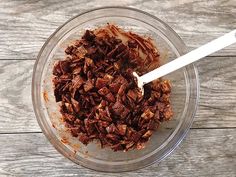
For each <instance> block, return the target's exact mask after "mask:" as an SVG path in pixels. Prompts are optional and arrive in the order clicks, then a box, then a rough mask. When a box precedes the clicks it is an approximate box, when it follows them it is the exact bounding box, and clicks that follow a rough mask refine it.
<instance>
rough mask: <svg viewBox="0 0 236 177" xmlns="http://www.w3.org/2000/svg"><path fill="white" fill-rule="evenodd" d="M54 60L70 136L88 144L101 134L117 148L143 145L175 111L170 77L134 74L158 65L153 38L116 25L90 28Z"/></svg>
mask: <svg viewBox="0 0 236 177" xmlns="http://www.w3.org/2000/svg"><path fill="white" fill-rule="evenodd" d="M65 53H66V55H67V57H66V58H65V59H64V60H61V61H59V62H57V63H55V65H54V69H53V75H54V78H53V83H54V95H55V99H56V101H57V102H60V108H61V109H60V112H61V114H62V116H63V119H64V122H65V124H66V126H67V128H68V129H69V130H70V131H71V134H72V136H74V137H78V139H79V140H80V141H81V142H82V143H83V144H85V145H87V144H88V143H90V142H91V141H93V140H99V141H100V142H101V146H102V147H110V148H111V149H113V150H114V151H118V150H125V151H127V150H129V149H142V148H144V146H145V142H147V141H148V140H149V138H150V137H151V136H152V134H153V132H154V131H155V130H156V129H157V128H158V126H159V124H160V123H161V122H163V121H167V120H170V119H171V117H172V116H173V112H172V108H171V105H170V99H169V98H170V92H171V86H170V82H169V81H168V80H161V79H159V80H157V81H155V82H152V83H149V84H146V85H145V86H144V89H145V94H144V96H142V94H141V91H140V90H139V88H138V87H137V84H136V80H135V78H134V76H133V75H132V72H133V71H136V72H137V73H138V74H139V75H142V74H144V73H146V72H148V71H150V70H152V69H153V68H155V67H158V66H159V53H158V51H157V49H156V48H155V46H154V45H153V44H152V42H151V40H150V39H147V38H144V37H141V36H139V35H137V34H134V33H132V32H125V31H123V30H121V29H120V28H118V27H116V26H114V25H109V24H108V25H107V26H106V27H103V28H99V29H96V30H94V31H89V30H86V32H85V33H84V35H83V37H82V38H81V39H79V40H77V41H75V43H74V44H73V45H71V46H68V47H67V49H66V50H65Z"/></svg>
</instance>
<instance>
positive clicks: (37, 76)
mask: <svg viewBox="0 0 236 177" xmlns="http://www.w3.org/2000/svg"><path fill="white" fill-rule="evenodd" d="M109 9H110V10H113V9H119V10H123V11H127V12H132V13H138V14H142V15H144V16H146V17H147V18H150V19H152V20H154V21H155V22H156V23H159V25H161V26H162V27H163V28H165V30H166V33H168V35H170V37H169V38H168V37H167V38H168V39H170V40H171V38H173V39H174V40H171V42H173V43H174V46H175V47H176V48H177V50H178V52H179V53H180V54H181V55H182V54H184V53H185V52H186V51H187V50H186V46H185V44H184V42H183V41H182V39H181V38H180V37H179V36H178V34H177V33H176V32H175V31H174V30H172V28H171V27H169V26H168V25H167V24H166V23H164V22H163V21H161V20H160V19H158V18H157V17H155V16H153V15H150V14H149V13H146V12H143V11H141V10H138V9H134V8H130V7H119V6H107V7H102V8H96V9H92V10H89V11H86V12H83V13H81V14H79V15H77V16H75V17H73V18H71V19H69V20H68V21H67V22H66V23H64V24H63V25H62V26H60V27H59V28H58V29H57V30H56V31H55V32H54V33H53V34H52V35H51V36H50V37H49V38H48V39H47V41H46V42H45V43H44V45H43V47H42V48H41V50H40V52H39V54H38V57H37V60H36V62H35V65H34V70H33V78H32V102H33V108H34V112H35V115H36V118H37V121H38V123H39V125H40V127H41V129H42V131H43V133H44V135H45V136H46V137H47V138H48V140H49V141H50V143H51V144H52V145H53V146H54V147H55V148H56V149H57V150H58V151H59V152H60V153H61V154H63V155H64V156H65V157H67V158H68V159H70V160H71V161H73V162H75V163H77V164H79V165H82V166H84V167H87V168H90V169H93V170H98V171H104V172H121V171H131V170H137V169H140V168H143V167H146V166H148V165H151V164H153V163H154V162H160V161H161V160H162V159H164V158H165V157H166V156H168V155H169V154H170V153H171V152H172V151H173V150H174V149H175V148H176V147H177V146H178V145H179V144H180V142H181V141H182V140H183V139H184V137H185V136H186V134H187V132H188V131H189V129H190V127H191V125H192V122H193V118H194V116H195V113H196V110H197V103H198V100H199V80H198V73H197V69H196V67H195V66H194V65H193V64H191V65H189V66H187V67H186V70H187V71H188V72H189V73H190V75H191V76H192V77H193V78H192V80H190V96H191V95H192V96H193V97H191V102H190V104H192V108H193V109H192V110H190V113H189V115H190V116H189V117H187V118H186V119H187V120H185V122H182V124H181V125H180V127H179V129H178V131H177V132H176V133H175V134H174V135H173V136H171V138H168V140H169V142H165V143H168V144H166V146H165V147H164V148H163V149H161V150H162V151H161V152H160V151H158V152H156V153H155V154H153V155H152V156H151V157H148V158H147V159H143V161H140V162H138V163H136V164H126V163H124V164H123V165H118V166H109V167H108V166H106V165H104V164H96V163H94V162H88V161H84V159H83V158H81V159H77V158H75V157H73V156H71V155H70V154H69V152H66V151H65V149H64V148H63V144H62V143H61V142H60V141H57V140H56V139H55V136H54V135H52V134H51V132H50V131H49V128H48V127H47V126H48V125H47V123H46V122H45V118H44V115H43V113H42V111H41V110H40V104H41V101H40V100H41V94H42V92H41V90H40V87H41V85H40V83H41V76H42V75H41V73H40V72H39V71H41V70H42V68H43V67H44V66H43V65H41V64H42V61H43V60H44V61H46V60H47V59H46V58H42V54H43V53H44V52H45V48H46V47H47V45H48V44H49V42H51V41H52V40H53V37H54V36H55V35H57V34H58V33H59V31H60V30H62V29H63V28H65V26H66V25H68V24H69V23H70V22H72V21H73V20H74V19H76V18H80V17H81V16H83V15H84V14H89V13H91V12H96V11H103V10H109ZM100 13H101V12H100ZM91 18H92V17H91Z"/></svg>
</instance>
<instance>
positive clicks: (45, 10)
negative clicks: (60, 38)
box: [0, 0, 236, 177]
mask: <svg viewBox="0 0 236 177" xmlns="http://www.w3.org/2000/svg"><path fill="white" fill-rule="evenodd" d="M109 5H120V6H129V7H134V8H138V9H140V10H144V11H146V12H148V13H150V14H152V15H155V16H156V17H158V18H160V19H162V20H163V21H165V22H166V23H168V24H169V25H170V26H171V27H172V28H173V29H174V30H175V31H176V32H177V33H178V34H179V35H180V37H181V38H182V39H183V40H184V42H185V43H186V44H187V46H188V47H189V49H192V48H196V47H198V46H200V45H202V44H204V43H206V42H208V41H210V40H212V39H214V38H216V37H218V36H220V35H222V34H224V33H226V32H228V31H230V30H232V29H235V28H236V0H211V1H210V0H207V1H205V0H194V1H193V0H165V1H161V0H160V1H153V0H119V1H118V0H117V1H111V0H103V1H102V0H79V1H77V0H71V1H66V0H50V1H46V0H11V1H10V0H0V84H1V86H0V142H1V146H0V176H137V177H139V176H140V177H141V176H186V177H187V176H219V177H221V176H224V177H235V176H236V148H235V147H236V72H235V71H236V44H234V45H232V46H229V47H227V48H225V49H223V50H222V51H220V52H217V53H215V54H214V55H211V56H210V57H207V58H205V59H204V60H202V61H199V62H197V63H196V66H197V68H198V72H199V80H200V100H199V107H198V111H197V114H196V117H195V119H194V123H193V126H192V129H191V130H190V133H189V135H188V136H187V138H186V139H185V140H184V142H183V143H182V144H181V145H180V146H179V147H178V148H177V150H175V151H174V152H173V154H172V155H170V156H169V157H167V158H166V159H165V160H164V161H162V162H161V163H160V164H157V163H156V164H153V165H152V166H150V167H147V168H144V169H141V170H138V171H133V172H127V173H119V174H118V173H117V174H111V173H109V174H107V173H100V172H95V171H92V170H88V169H86V168H84V167H81V166H78V165H75V164H73V163H72V162H70V161H69V160H67V159H66V158H65V157H63V156H62V155H60V154H59V153H58V152H57V151H56V150H55V149H54V148H53V147H52V145H51V144H50V143H49V142H48V141H47V140H46V138H45V136H44V135H43V134H42V133H41V129H40V128H39V126H38V124H37V121H36V118H35V115H34V113H33V108H32V102H31V80H32V71H33V65H34V62H35V59H36V56H37V54H38V52H39V50H40V48H41V46H42V45H43V43H44V42H45V41H46V39H47V38H48V37H49V36H50V35H51V34H52V33H53V32H54V31H55V30H56V29H57V28H58V26H60V25H62V24H63V23H64V22H66V21H67V20H69V19H70V18H71V17H73V16H75V15H77V14H79V13H81V12H84V11H86V10H90V9H91V8H96V7H102V6H109Z"/></svg>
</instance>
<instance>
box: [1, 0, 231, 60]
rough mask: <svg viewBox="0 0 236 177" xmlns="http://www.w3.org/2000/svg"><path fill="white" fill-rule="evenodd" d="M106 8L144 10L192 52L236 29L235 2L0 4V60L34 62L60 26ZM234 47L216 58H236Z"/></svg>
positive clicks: (6, 0)
mask: <svg viewBox="0 0 236 177" xmlns="http://www.w3.org/2000/svg"><path fill="white" fill-rule="evenodd" d="M104 5H106V6H109V5H120V6H130V7H134V8H138V9H143V10H145V11H146V12H148V13H150V14H152V15H155V16H156V17H158V18H160V19H161V20H163V21H165V22H166V23H167V24H169V25H170V26H171V27H172V28H173V29H174V30H175V31H176V32H177V33H178V34H179V35H180V37H181V38H182V39H183V40H184V42H185V43H186V44H187V45H188V46H189V47H190V48H195V47H197V46H200V45H201V44H204V43H206V42H208V41H210V40H212V39H214V38H216V37H219V36H220V35H222V34H224V33H226V32H228V31H230V30H232V29H234V28H235V26H236V3H235V0H224V1H223V0H209V1H205V0H198V1H189V0H174V1H173V0H165V1H152V0H147V1H146V0H119V1H118V0H115V1H111V0H104V1H102V0H95V1H94V0H79V1H77V0H71V1H67V0H59V1H57V0H54V1H46V0H45V1H35V0H21V1H18V0H11V1H9V0H1V1H0V34H1V38H0V46H1V48H0V59H35V58H36V56H37V54H38V52H39V49H40V48H41V46H42V45H43V43H44V42H45V40H46V39H47V38H48V37H49V36H50V35H51V34H52V33H53V32H54V31H55V30H56V29H57V28H58V26H60V25H62V24H63V23H64V22H66V21H67V20H69V19H70V18H71V17H73V16H76V15H78V14H79V13H81V12H84V11H86V10H89V9H91V8H96V7H101V6H104ZM19 46H20V47H19ZM235 47H236V45H232V46H230V47H227V48H226V49H223V50H222V51H220V52H218V53H216V54H214V55H226V54H227V55H235V54H236V51H235Z"/></svg>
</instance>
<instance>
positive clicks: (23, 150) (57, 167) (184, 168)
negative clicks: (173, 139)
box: [0, 129, 236, 177]
mask: <svg viewBox="0 0 236 177" xmlns="http://www.w3.org/2000/svg"><path fill="white" fill-rule="evenodd" d="M235 140H236V132H235V130H234V129H226V130H223V129H221V130H216V129H211V130H191V131H190V133H189V135H188V136H187V138H186V139H185V140H184V142H183V143H182V144H181V145H180V147H178V148H177V149H176V150H175V151H174V152H173V153H172V154H171V155H170V156H169V157H168V158H166V160H164V161H163V162H162V163H160V164H158V163H155V164H153V165H151V166H149V167H146V168H144V169H141V170H137V171H133V172H125V173H119V174H111V173H102V172H95V171H92V170H89V169H86V168H84V167H81V166H79V165H75V164H74V163H72V162H70V161H69V160H68V159H65V158H64V157H63V156H62V155H60V154H59V153H58V152H57V151H56V150H55V149H54V148H53V147H52V145H50V144H49V143H48V141H47V140H46V138H45V137H44V135H43V134H41V133H29V134H2V135H0V142H1V143H2V144H1V154H0V166H1V170H0V174H1V175H8V176H81V177H82V176H101V177H106V176H107V177H108V176H117V177H123V176H131V177H143V176H150V177H153V176H181V177H189V176H193V177H195V176H196V177H198V176H201V177H204V176H205V177H209V176H219V177H220V176H224V177H231V176H232V177H233V176H235V173H236V171H235V163H236V149H235V146H236V141H235Z"/></svg>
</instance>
